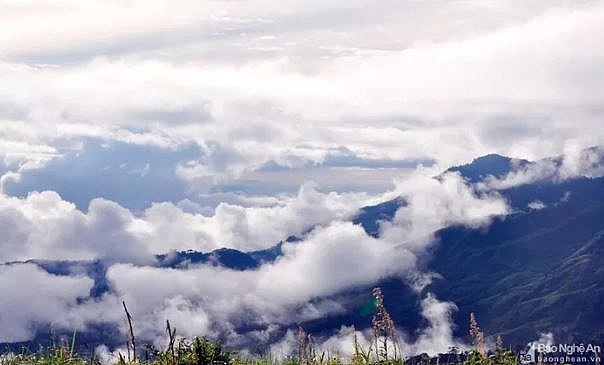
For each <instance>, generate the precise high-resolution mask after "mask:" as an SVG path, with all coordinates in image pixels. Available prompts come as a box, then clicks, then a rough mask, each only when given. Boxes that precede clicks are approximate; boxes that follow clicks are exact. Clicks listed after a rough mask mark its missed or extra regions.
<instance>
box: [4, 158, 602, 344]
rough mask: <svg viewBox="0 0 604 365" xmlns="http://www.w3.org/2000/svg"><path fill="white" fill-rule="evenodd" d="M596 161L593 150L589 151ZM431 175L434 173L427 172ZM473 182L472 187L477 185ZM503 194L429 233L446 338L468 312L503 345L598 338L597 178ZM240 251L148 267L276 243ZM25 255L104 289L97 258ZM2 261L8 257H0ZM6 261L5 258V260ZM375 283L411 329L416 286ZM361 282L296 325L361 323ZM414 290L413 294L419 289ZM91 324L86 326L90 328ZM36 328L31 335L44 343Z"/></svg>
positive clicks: (390, 206)
mask: <svg viewBox="0 0 604 365" xmlns="http://www.w3.org/2000/svg"><path fill="white" fill-rule="evenodd" d="M590 152H591V153H592V155H593V154H594V153H595V155H596V156H599V159H596V160H595V161H593V159H592V160H590V161H589V162H590V164H592V165H593V166H598V165H599V164H601V163H602V161H604V158H602V156H604V153H602V150H601V149H597V148H596V149H592V150H590ZM543 163H547V164H549V166H553V167H554V168H559V167H560V166H561V164H562V162H561V159H559V158H552V159H547V160H544V161H537V162H531V161H527V160H518V159H512V158H508V157H504V156H500V155H487V156H483V157H480V158H477V159H475V160H474V161H472V162H471V163H469V164H467V165H463V166H457V167H453V168H451V169H449V170H447V171H446V172H448V173H459V174H461V175H462V176H463V178H464V179H465V180H466V182H467V183H468V184H472V185H475V186H477V189H479V188H481V187H480V186H482V188H481V189H488V188H485V187H484V186H487V185H488V184H489V182H490V181H493V180H494V179H499V181H501V180H502V179H505V178H506V177H507V176H509V174H510V173H512V172H515V171H527V170H528V169H530V168H531V166H537V165H538V164H543ZM435 178H436V179H438V178H439V176H436V177H435ZM481 184H482V185H481ZM491 190H493V191H496V193H497V194H500V195H501V196H502V197H504V198H505V199H506V200H507V202H508V204H509V206H510V208H511V209H510V213H509V214H507V215H505V216H500V217H497V218H495V219H494V221H493V222H492V223H491V224H490V225H489V226H488V227H486V228H484V227H481V228H468V227H465V226H450V227H447V228H445V229H442V230H440V231H438V232H436V233H435V237H436V240H437V241H438V244H436V245H434V246H433V248H432V249H431V250H430V252H429V254H427V255H425V257H422V262H421V263H420V264H421V266H422V268H423V269H425V270H426V271H428V272H433V273H436V274H437V275H435V277H434V279H433V280H432V282H431V283H430V284H429V285H428V286H426V287H425V288H424V289H423V291H424V292H428V291H429V292H431V293H434V294H435V295H436V296H437V297H438V298H439V299H440V300H444V301H450V302H452V303H455V305H456V306H457V310H456V311H455V312H454V313H453V321H454V324H455V327H454V335H455V336H456V337H460V338H466V337H467V333H468V324H467V319H468V318H469V314H470V312H474V313H476V314H477V316H478V318H479V319H480V323H481V325H482V327H483V329H484V330H485V332H486V333H487V335H488V334H492V335H495V334H500V335H502V336H503V337H504V338H505V339H506V342H507V343H511V344H515V345H523V344H526V343H527V342H528V341H531V340H534V339H536V338H538V337H539V334H540V333H544V332H552V333H553V335H554V336H555V338H556V339H557V340H558V341H559V342H564V341H567V342H569V343H570V341H600V342H601V340H602V339H604V313H603V312H602V308H604V285H603V284H604V267H602V264H601V263H602V258H603V257H604V178H603V177H597V176H589V177H586V176H581V175H577V176H575V177H568V178H563V179H562V178H559V177H556V176H552V175H547V174H545V175H544V176H541V177H539V178H533V179H532V180H530V181H529V182H527V183H523V184H516V185H514V184H512V185H509V186H507V185H500V186H499V187H498V188H492V189H491ZM405 204H406V202H405V199H404V198H402V197H399V198H396V199H392V200H388V201H384V202H382V203H380V204H377V205H373V206H367V207H364V208H362V209H361V210H360V211H359V213H358V214H357V215H356V216H355V217H354V218H353V222H354V223H355V224H358V225H360V226H362V227H363V229H364V230H365V231H366V233H367V234H368V235H371V236H373V237H379V235H380V224H381V223H382V222H384V221H390V220H392V219H393V218H394V216H395V214H396V212H397V210H398V209H399V208H400V207H402V206H404V205H405ZM301 239H303V237H297V236H290V237H287V238H286V239H284V240H283V241H282V242H279V243H276V244H275V245H274V246H272V247H270V248H268V249H264V250H259V251H250V252H242V251H239V250H235V249H229V248H223V249H218V250H215V251H212V252H197V251H179V252H177V251H174V252H170V253H166V254H161V255H157V256H156V262H155V264H154V266H157V267H169V268H176V269H182V270H186V269H187V268H189V267H192V266H195V265H201V264H205V265H215V266H223V267H225V268H229V269H232V270H254V269H257V268H258V267H260V266H261V265H264V264H266V263H269V262H273V261H275V260H277V259H278V258H279V257H280V256H281V255H282V253H283V252H282V246H283V244H284V243H285V242H289V243H294V244H295V242H297V241H299V240H301ZM30 262H33V263H35V264H37V265H38V266H40V267H41V268H43V269H44V270H46V271H47V272H49V273H53V274H56V275H69V274H70V273H74V272H82V271H83V272H86V274H87V275H88V276H90V277H91V278H93V279H94V281H95V284H94V287H93V288H92V290H91V292H90V296H91V297H98V296H101V295H102V294H103V293H106V292H108V291H111V290H112V289H111V284H110V283H109V282H108V281H107V279H106V278H105V273H106V270H107V266H106V264H105V263H104V262H102V261H98V260H97V261H89V262H88V261H43V260H35V259H32V260H31V261H30ZM8 264H10V263H8ZM8 264H7V265H8ZM373 286H380V287H382V290H383V292H384V294H385V298H386V299H385V304H386V307H387V308H388V309H389V310H390V311H391V312H392V315H393V318H394V320H395V323H396V324H397V325H398V326H399V327H400V328H401V329H404V330H405V331H407V332H408V333H410V336H411V337H413V336H414V335H417V332H415V331H416V329H417V328H420V327H422V326H423V325H424V324H425V323H424V322H425V319H424V318H423V317H422V316H421V315H420V306H419V300H418V293H416V292H414V291H413V290H412V289H411V288H410V287H409V286H408V285H406V284H405V283H404V282H402V281H401V280H400V279H398V278H394V277H393V278H385V279H384V280H382V281H380V282H376V283H374V285H373ZM370 291H371V287H358V288H353V289H351V290H348V291H346V292H343V293H340V294H338V301H339V302H342V303H346V307H347V308H351V309H350V310H349V311H348V312H347V313H343V314H339V315H336V316H331V317H327V318H321V319H318V320H313V321H310V322H307V323H302V324H300V325H301V326H302V327H304V328H305V329H306V330H307V331H308V332H310V333H316V334H318V335H321V334H325V335H327V334H330V333H333V332H334V331H336V330H337V329H338V328H339V326H341V325H342V324H354V325H355V326H356V327H357V328H363V327H368V326H369V325H370V319H369V318H368V316H367V314H366V313H364V312H363V311H362V310H361V309H362V307H363V305H364V304H365V303H366V301H367V300H368V299H370V295H369V293H370ZM419 296H421V294H420V295H419ZM95 331H96V332H95ZM115 332H116V330H115V329H107V328H96V329H93V330H92V331H90V333H88V334H84V335H83V336H84V337H83V341H84V340H86V339H88V340H90V341H91V342H96V341H99V338H100V337H101V336H106V335H107V333H115ZM45 336H47V335H45V334H44V333H43V330H40V331H39V335H38V337H37V339H36V341H44V339H45Z"/></svg>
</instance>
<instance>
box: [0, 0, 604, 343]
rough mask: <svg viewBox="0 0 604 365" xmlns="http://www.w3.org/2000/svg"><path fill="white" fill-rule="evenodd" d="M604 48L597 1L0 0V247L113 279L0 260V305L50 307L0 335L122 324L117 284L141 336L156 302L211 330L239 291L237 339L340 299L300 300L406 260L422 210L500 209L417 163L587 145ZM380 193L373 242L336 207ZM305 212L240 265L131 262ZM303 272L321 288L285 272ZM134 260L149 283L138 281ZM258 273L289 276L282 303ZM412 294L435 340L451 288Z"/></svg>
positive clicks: (261, 231)
mask: <svg viewBox="0 0 604 365" xmlns="http://www.w3.org/2000/svg"><path fill="white" fill-rule="evenodd" d="M602 44H604V2H602V1H580V0H572V1H562V0H547V1H546V0H543V1H542V0H532V1H514V0H507V1H503V0H458V1H453V0H451V1H445V0H426V1H419V0H396V1H395V0H345V1H344V0H329V1H325V0H322V1H318V0H305V1H299V0H287V1H283V0H281V1H277V0H207V1H203V2H199V1H189V0H175V1H162V0H157V1H138V0H127V1H110V0H107V1H97V0H94V1H92V0H91V1H86V2H81V1H71V0H63V1H55V0H41V1H17V0H14V1H13V0H0V80H2V82H1V85H0V176H1V177H0V189H1V190H0V227H3V229H2V233H0V238H2V239H1V242H0V248H1V249H0V261H2V262H10V261H25V260H28V259H32V258H37V259H55V260H56V259H94V258H101V259H104V260H107V261H108V262H110V263H112V264H113V266H111V267H110V269H109V271H108V276H109V277H110V278H114V279H112V280H114V282H115V293H114V294H112V295H111V296H108V297H106V298H104V299H103V300H102V301H101V302H96V301H89V302H86V303H85V305H78V304H77V303H78V300H77V298H79V297H81V296H82V295H84V294H85V293H87V291H88V290H89V288H90V286H91V283H90V279H89V278H87V277H85V276H82V275H79V276H78V275H75V276H70V277H62V278H57V277H54V276H52V275H49V274H47V273H44V272H41V271H40V270H38V269H37V268H36V267H34V266H32V265H23V266H19V265H17V266H2V267H1V268H0V292H9V293H13V295H12V296H11V297H10V298H8V299H7V297H3V298H4V299H0V313H2V312H3V310H4V309H6V310H8V309H7V308H13V307H14V305H16V304H20V303H22V302H26V301H28V300H29V299H30V298H32V297H34V296H35V295H36V292H37V291H36V288H37V287H38V286H44V288H46V289H45V292H44V295H45V296H46V297H48V298H49V301H48V303H50V304H49V306H48V308H49V309H48V310H45V309H44V308H41V307H36V306H37V304H36V303H35V302H32V304H31V305H33V306H34V307H32V308H28V309H27V310H22V311H21V314H20V315H19V316H15V317H14V319H13V320H12V321H11V322H10V326H8V325H7V327H6V328H7V330H0V342H2V341H9V342H10V341H13V340H24V339H28V338H30V337H31V336H32V331H31V328H32V326H31V324H32V323H39V322H48V321H57V322H58V323H59V324H62V325H64V326H65V327H78V328H85V327H86V324H87V323H88V322H90V321H93V320H94V318H98V313H104V315H103V316H106V317H103V318H105V319H106V320H107V321H109V322H111V321H119V320H121V318H116V317H115V315H114V314H112V313H113V310H114V309H115V308H116V305H117V306H118V307H119V304H120V299H121V298H124V297H125V296H127V297H128V301H129V303H132V307H133V309H134V310H135V311H137V312H138V313H141V316H143V317H144V318H147V319H148V320H147V321H146V322H145V323H147V324H148V326H149V328H144V329H141V332H143V333H145V334H146V335H147V337H148V338H151V339H153V338H157V336H159V335H158V333H159V334H161V333H162V331H163V327H161V326H162V323H163V321H164V318H165V317H166V316H170V317H171V318H174V321H175V322H178V321H179V320H180V321H181V322H182V323H179V325H178V326H177V327H179V328H183V329H184V330H185V331H188V332H186V334H199V333H202V334H203V333H211V334H216V333H225V332H228V329H229V325H233V323H235V322H236V321H235V319H234V318H235V317H237V316H238V315H239V314H240V313H242V312H245V311H247V310H250V308H251V310H252V311H256V312H257V313H261V314H262V316H263V317H262V318H263V321H262V323H263V325H266V329H265V332H263V333H254V334H237V336H256V337H257V338H265V337H266V336H269V335H268V334H267V333H270V332H271V331H273V330H274V328H275V327H274V326H280V325H287V324H288V323H290V322H288V321H291V319H287V318H289V317H291V314H292V311H294V309H292V308H295V311H299V312H296V313H298V314H297V316H298V317H296V318H306V319H308V318H314V317H313V316H315V317H316V316H317V315H318V314H317V313H319V314H325V313H334V312H338V310H342V308H339V307H338V305H339V304H338V303H333V302H330V300H329V299H325V302H320V303H319V304H316V305H318V306H319V307H320V308H309V307H308V306H311V304H304V303H308V301H309V300H310V299H311V298H316V297H329V295H331V294H335V293H338V292H340V291H341V290H344V289H346V288H348V287H350V286H352V285H369V284H371V283H372V282H375V281H376V280H377V279H379V278H382V277H385V276H388V275H401V277H409V275H408V274H409V273H411V272H416V273H417V270H418V269H417V267H415V262H416V259H417V255H419V254H421V253H422V252H424V251H425V249H426V248H427V247H429V246H430V245H433V244H434V242H433V240H432V236H431V234H432V232H433V231H434V230H436V229H439V228H442V227H444V226H446V225H448V224H453V223H455V224H467V225H470V226H480V225H483V224H488V222H489V221H490V219H491V218H492V216H494V215H500V214H505V213H506V212H508V211H509V207H507V205H506V202H504V201H502V200H501V199H500V198H499V197H497V196H491V195H488V194H486V195H484V194H479V193H477V192H476V191H474V190H472V188H470V187H467V186H466V185H464V183H463V181H461V180H460V178H459V177H458V176H449V177H447V178H445V179H443V180H442V181H435V180H433V179H431V177H432V176H435V175H436V174H438V173H439V172H440V171H443V170H444V169H446V168H447V167H449V166H452V165H457V164H462V163H467V162H469V161H471V160H472V159H473V158H475V157H477V156H481V155H485V154H488V153H499V154H502V155H506V156H511V157H515V158H525V159H530V160H537V159H541V158H544V157H548V156H557V155H564V156H571V157H572V158H574V159H575V160H572V158H571V157H569V158H568V159H567V161H569V164H570V162H572V161H575V162H576V161H579V160H580V159H579V160H577V159H576V158H577V156H580V151H582V150H583V149H584V148H587V147H590V146H596V145H602V144H603V142H604V128H602V126H603V123H602V116H603V114H604V107H603V106H604V73H602V71H601V69H602V67H601V66H602V65H603V64H604V48H603V47H601V45H602ZM573 166H576V165H573ZM571 170H572V171H574V172H573V173H577V170H576V169H574V170H573V169H571ZM522 176H525V175H522ZM512 177H516V178H518V177H519V175H515V176H512ZM506 181H507V182H508V183H509V182H510V180H506ZM514 181H516V183H526V182H528V181H529V180H526V179H524V180H523V179H517V180H514ZM518 181H520V182H518ZM398 195H404V196H406V197H407V199H408V201H409V202H410V205H409V206H408V207H407V208H405V209H406V210H405V211H399V214H397V218H396V219H395V220H394V221H393V223H392V224H391V225H389V226H384V227H383V232H382V233H383V234H382V237H381V238H380V239H375V238H372V237H369V236H367V235H365V234H364V232H362V231H361V230H359V228H358V227H354V226H352V225H351V224H349V223H346V222H347V220H349V219H350V218H351V217H352V216H354V214H356V212H358V209H359V208H360V207H362V206H365V205H370V204H374V203H377V202H380V201H383V200H385V199H389V198H392V197H395V196H398ZM426 208H430V213H429V214H428V213H426V212H425V211H426ZM403 213H404V214H403ZM316 227H319V228H316ZM309 231H311V233H310V234H309V235H308V237H307V238H305V240H304V241H303V244H300V245H298V246H295V247H292V248H291V249H290V250H289V251H286V255H285V258H284V259H283V260H280V261H278V262H276V263H275V264H274V265H268V266H266V267H264V266H263V267H262V269H260V270H258V272H253V273H240V274H235V273H232V272H229V271H228V270H219V269H216V268H208V267H200V268H197V269H195V270H193V271H191V272H171V271H169V272H166V271H165V270H162V269H156V268H148V267H144V266H140V265H144V264H145V263H148V262H150V260H151V259H152V255H153V254H156V253H164V252H168V251H170V250H175V249H176V250H186V249H195V250H200V251H204V252H206V251H209V250H212V249H216V248H220V247H232V248H236V249H241V250H253V249H261V248H266V247H270V246H271V245H273V244H275V243H277V242H279V241H280V240H283V239H285V238H286V237H288V236H289V235H293V234H298V235H299V234H303V233H308V232H309ZM350 242H355V245H357V246H356V247H355V248H354V249H351V248H350V246H349V244H350ZM326 247H327V248H326ZM401 247H402V248H401ZM385 256H387V257H390V258H392V260H391V261H389V262H386V263H384V262H382V261H383V260H382V258H383V257H385ZM335 258H344V259H342V262H343V263H347V264H349V265H356V266H359V265H360V267H361V269H359V271H358V272H357V273H350V272H348V271H347V270H345V269H343V268H338V267H337V265H336V266H334V265H332V264H331V262H332V261H333V260H334V259H335ZM368 258H371V259H368ZM315 269H316V275H317V277H316V280H315V281H313V283H315V284H312V285H311V284H309V282H308V281H304V280H303V279H305V278H304V277H301V276H300V272H304V271H308V270H315ZM24 276H27V277H28V278H30V279H29V280H31V282H32V283H35V284H36V285H33V284H32V286H31V288H30V289H31V290H30V291H27V288H23V287H22V286H20V285H17V284H16V283H17V281H18V279H17V278H20V277H24ZM207 276H213V277H215V278H216V282H217V283H221V285H226V284H225V283H228V282H232V281H237V282H240V283H242V284H239V285H235V284H233V285H231V286H227V289H225V291H224V292H219V291H218V290H217V289H215V288H214V289H213V287H211V285H212V283H205V284H200V282H203V280H201V281H200V280H196V278H202V277H207ZM149 277H156V278H157V279H156V280H155V282H156V283H163V284H162V285H160V287H161V288H162V290H158V294H157V295H156V296H155V297H154V298H152V299H153V300H150V299H149V298H147V297H145V295H144V292H145V283H147V282H148V279H146V278H149ZM321 277H333V278H334V280H333V281H331V284H330V285H319V284H316V283H317V282H321V280H320V278H321ZM306 279H308V278H306ZM297 280H300V282H299V283H298V282H297ZM292 282H293V283H298V285H297V286H295V287H297V288H299V290H297V291H296V292H291V293H290V292H288V290H289V289H290V288H291V283H292ZM50 283H52V284H50ZM175 283H177V284H175ZM178 283H180V284H178ZM158 285H159V284H158ZM141 288H142V289H141ZM164 289H165V290H164ZM138 290H142V292H141V294H140V296H139V297H137V296H136V295H134V294H132V293H137V292H138ZM212 290H215V291H216V294H215V295H216V298H215V300H214V299H208V298H206V297H205V296H203V295H201V294H200V293H203V292H204V291H210V292H212ZM83 293H84V294H83ZM224 293H226V294H224ZM275 293H288V294H287V295H282V296H283V298H282V301H280V302H278V303H279V306H278V308H274V307H271V306H270V305H269V304H270V300H269V298H274V297H275V295H276V294H275ZM38 294H39V293H38ZM229 296H230V297H235V298H239V299H238V300H237V301H235V302H236V303H235V304H233V303H227V302H228V301H227V300H226V299H225V298H229ZM143 297H144V299H145V300H143ZM419 300H421V303H422V308H424V309H425V315H426V318H427V319H428V323H431V325H430V326H431V327H428V328H427V329H425V332H424V334H425V337H422V338H421V340H420V341H419V342H418V343H415V344H409V346H410V347H409V348H410V349H411V348H414V349H416V350H418V351H419V350H420V349H425V348H432V349H434V348H440V349H442V348H445V349H446V346H448V345H450V344H451V343H453V342H454V341H455V340H454V339H453V338H451V333H450V332H447V331H448V330H450V328H449V327H448V324H449V323H448V317H447V316H448V315H449V314H450V311H451V310H454V306H455V304H454V303H442V302H439V301H438V299H437V298H435V297H433V296H428V297H424V298H419ZM227 304H228V305H227ZM301 305H302V307H300V306H301ZM304 305H306V307H304ZM312 305H315V304H312ZM300 308H306V309H307V310H301V309H300ZM117 313H120V311H117ZM183 313H184V314H183ZM254 313H255V312H254ZM0 318H1V315H0ZM187 318H195V321H193V322H194V323H195V325H191V324H190V323H189V322H188V320H187ZM430 318H432V319H430ZM141 322H143V321H141ZM3 323H4V322H3ZM158 326H159V327H158ZM221 326H223V327H221ZM224 326H226V327H224ZM9 329H10V330H9ZM231 333H232V331H231ZM154 336H155V337H154ZM237 336H235V338H233V341H235V342H236V341H238V339H240V338H239V337H237ZM263 336H264V337H263ZM345 336H346V335H345V334H342V335H340V336H339V337H338V336H336V337H334V338H332V339H330V341H331V342H329V341H328V343H329V344H332V345H334V344H338V343H340V342H342V341H343V340H342V338H343V337H345ZM256 337H255V338H256ZM269 337H270V336H269ZM290 337H291V336H290ZM294 337H295V336H294ZM421 341H424V342H423V343H422V342H421ZM277 345H279V346H281V347H280V348H281V349H284V348H286V347H287V338H284V339H283V341H282V342H279V343H278V344H275V346H277ZM422 346H423V347H422Z"/></svg>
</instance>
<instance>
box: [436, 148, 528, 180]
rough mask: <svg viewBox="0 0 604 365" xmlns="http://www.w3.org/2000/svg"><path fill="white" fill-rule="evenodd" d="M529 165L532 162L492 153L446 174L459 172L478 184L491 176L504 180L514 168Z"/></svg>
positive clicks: (456, 167)
mask: <svg viewBox="0 0 604 365" xmlns="http://www.w3.org/2000/svg"><path fill="white" fill-rule="evenodd" d="M529 163H531V162H530V161H528V160H523V159H516V158H511V157H507V156H502V155H499V154H496V153H490V154H488V155H484V156H480V157H477V158H475V159H473V160H472V162H470V163H469V164H466V165H460V166H454V167H451V168H449V169H447V170H446V172H459V173H460V174H461V175H462V176H463V177H464V178H466V179H467V180H469V181H470V182H478V181H481V180H483V179H484V178H486V177H487V176H489V175H492V176H494V177H496V178H502V177H504V176H506V175H507V174H508V173H510V172H511V171H513V170H514V168H516V167H518V166H523V165H526V164H529Z"/></svg>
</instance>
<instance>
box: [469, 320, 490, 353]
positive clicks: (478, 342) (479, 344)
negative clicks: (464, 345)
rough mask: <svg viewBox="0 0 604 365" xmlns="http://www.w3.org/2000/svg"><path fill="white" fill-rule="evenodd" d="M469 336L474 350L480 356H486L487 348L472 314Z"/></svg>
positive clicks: (482, 333) (482, 334)
mask: <svg viewBox="0 0 604 365" xmlns="http://www.w3.org/2000/svg"><path fill="white" fill-rule="evenodd" d="M470 336H472V344H473V345H474V349H475V350H476V352H478V353H479V354H480V355H481V356H483V357H485V356H487V346H486V344H485V341H484V332H482V330H481V329H480V326H479V325H478V321H477V320H476V316H475V315H474V312H472V313H470Z"/></svg>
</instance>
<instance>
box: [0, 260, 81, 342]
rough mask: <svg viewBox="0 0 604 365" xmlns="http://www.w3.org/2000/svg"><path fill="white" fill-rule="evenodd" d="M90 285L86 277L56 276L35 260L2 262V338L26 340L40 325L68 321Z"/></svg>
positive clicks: (0, 269)
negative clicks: (32, 261)
mask: <svg viewBox="0 0 604 365" xmlns="http://www.w3.org/2000/svg"><path fill="white" fill-rule="evenodd" d="M91 287H92V280H91V279H90V278H87V277H63V276H62V277H59V276H54V275H50V274H48V273H46V272H44V271H42V270H41V269H40V268H38V267H37V266H36V265H33V264H15V265H0V290H1V291H2V296H0V313H1V314H0V320H2V328H0V342H18V341H27V340H29V339H31V338H32V337H33V336H34V334H35V333H36V328H37V326H45V325H47V324H49V323H55V324H60V325H63V324H65V323H66V320H67V318H66V317H67V314H68V313H69V311H70V310H71V309H72V308H74V307H76V306H77V305H78V298H85V297H87V296H88V292H89V290H90V288H91Z"/></svg>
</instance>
